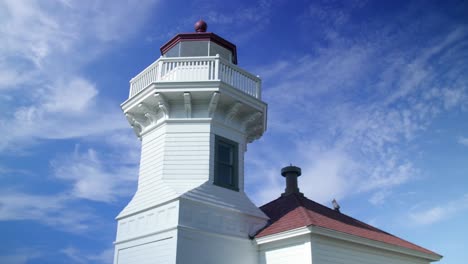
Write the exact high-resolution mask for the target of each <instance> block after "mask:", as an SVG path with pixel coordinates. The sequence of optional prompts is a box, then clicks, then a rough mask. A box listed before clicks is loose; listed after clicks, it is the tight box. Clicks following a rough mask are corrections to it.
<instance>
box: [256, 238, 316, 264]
mask: <svg viewBox="0 0 468 264" xmlns="http://www.w3.org/2000/svg"><path fill="white" fill-rule="evenodd" d="M310 245H311V243H310V236H308V235H307V236H299V237H293V238H289V239H285V240H279V241H275V242H271V243H268V244H265V245H261V246H260V252H259V254H260V255H259V262H260V264H291V263H294V264H311V263H312V260H311V250H310V249H311V246H310ZM314 264H315V262H314Z"/></svg>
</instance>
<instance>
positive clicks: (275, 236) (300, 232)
mask: <svg viewBox="0 0 468 264" xmlns="http://www.w3.org/2000/svg"><path fill="white" fill-rule="evenodd" d="M310 233H311V231H310V229H309V228H308V227H306V226H305V227H300V228H296V229H292V230H288V231H284V232H281V233H277V234H272V235H268V236H264V237H259V238H255V242H256V243H257V245H262V244H266V243H270V242H274V241H278V240H283V239H288V238H292V237H297V236H301V235H305V234H310Z"/></svg>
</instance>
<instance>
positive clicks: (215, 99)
mask: <svg viewBox="0 0 468 264" xmlns="http://www.w3.org/2000/svg"><path fill="white" fill-rule="evenodd" d="M218 101H219V92H214V93H213V95H212V96H211V100H210V104H209V105H208V117H213V114H214V112H215V111H216V108H217V107H218Z"/></svg>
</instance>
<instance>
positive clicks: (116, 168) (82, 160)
mask: <svg viewBox="0 0 468 264" xmlns="http://www.w3.org/2000/svg"><path fill="white" fill-rule="evenodd" d="M51 164H52V167H53V170H54V175H55V177H56V178H58V179H60V180H65V181H69V182H71V183H72V184H73V189H72V192H71V195H72V196H74V197H76V198H81V199H88V200H94V201H102V202H112V201H115V200H116V198H117V197H120V196H128V195H130V194H131V193H132V192H133V191H134V190H133V189H132V188H131V187H130V186H134V183H135V182H136V180H137V179H138V170H137V168H138V167H137V166H135V164H132V165H125V164H124V165H120V164H116V163H113V162H107V163H104V162H103V161H102V160H101V158H100V157H99V155H98V153H97V152H96V151H95V150H94V149H88V150H87V151H85V152H84V153H80V152H79V149H76V150H75V152H74V153H73V154H72V155H71V156H66V157H61V158H58V159H56V160H53V161H52V163H51ZM106 165H107V166H106ZM109 165H111V166H109Z"/></svg>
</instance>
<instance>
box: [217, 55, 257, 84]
mask: <svg viewBox="0 0 468 264" xmlns="http://www.w3.org/2000/svg"><path fill="white" fill-rule="evenodd" d="M219 60H220V61H221V62H222V63H224V65H227V66H229V67H231V68H234V69H235V70H237V71H239V72H241V73H242V74H244V75H247V76H248V77H249V78H251V79H254V80H255V81H258V82H261V79H260V78H258V77H257V76H255V75H253V74H251V73H250V72H248V71H246V70H244V69H242V68H241V67H239V66H237V65H235V64H232V63H230V62H229V61H228V60H226V59H224V58H221V57H220V58H219Z"/></svg>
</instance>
